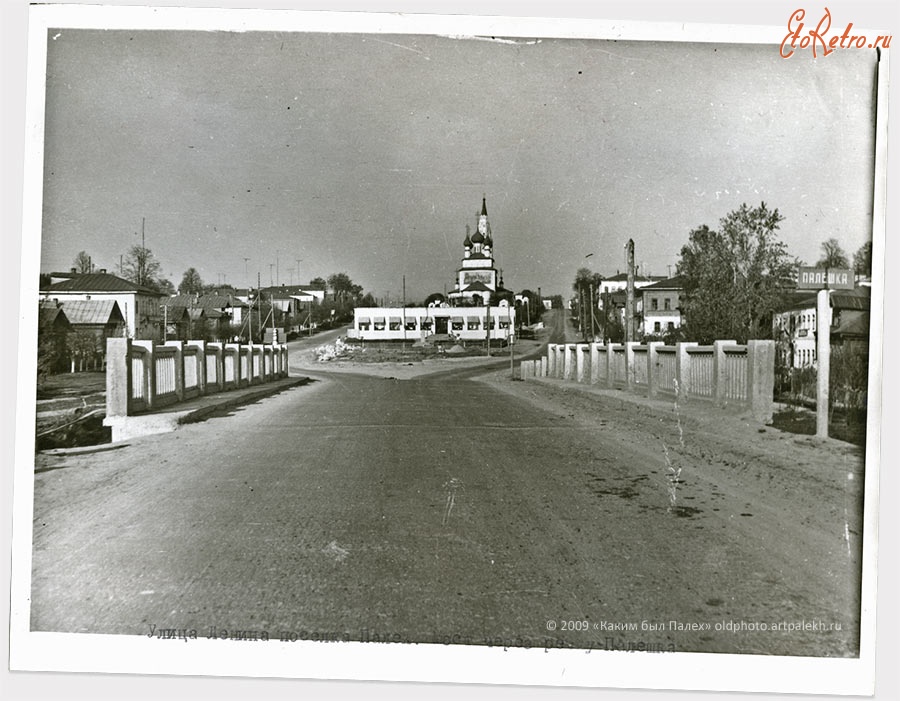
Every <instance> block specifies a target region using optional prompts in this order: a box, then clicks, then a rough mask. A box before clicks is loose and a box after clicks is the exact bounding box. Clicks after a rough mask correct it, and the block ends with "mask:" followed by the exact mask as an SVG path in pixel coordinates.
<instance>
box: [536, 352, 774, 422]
mask: <svg viewBox="0 0 900 701" xmlns="http://www.w3.org/2000/svg"><path fill="white" fill-rule="evenodd" d="M521 368H522V369H521V372H520V377H521V378H522V379H523V380H529V379H535V378H539V377H548V378H553V379H559V380H565V381H574V382H578V383H582V384H590V385H597V386H599V387H601V388H605V389H623V390H625V391H628V392H632V393H635V394H641V395H643V396H647V397H658V398H664V397H673V398H677V399H678V400H703V401H708V402H711V403H713V404H714V405H715V406H717V407H726V406H739V407H748V408H749V409H750V410H751V413H752V415H753V418H754V420H755V421H758V422H759V423H769V422H771V420H772V411H773V396H774V388H775V342H774V341H762V340H751V341H748V342H747V344H746V345H741V344H737V343H735V342H734V341H730V340H721V341H716V342H714V343H713V344H712V345H711V346H700V345H698V344H697V343H678V344H676V345H674V346H666V345H664V344H663V343H662V342H660V341H653V342H650V343H647V344H641V343H637V342H629V343H607V344H601V343H590V344H574V343H567V344H557V343H551V344H549V345H548V346H547V355H546V356H545V357H542V358H541V359H540V361H534V362H530V361H528V362H526V361H523V363H522V365H521Z"/></svg>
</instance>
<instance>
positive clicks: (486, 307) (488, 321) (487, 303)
mask: <svg viewBox="0 0 900 701" xmlns="http://www.w3.org/2000/svg"><path fill="white" fill-rule="evenodd" d="M484 310H485V312H486V316H485V317H484V318H485V322H486V323H485V325H484V326H485V331H486V332H487V354H488V358H490V357H491V298H490V297H486V301H485V305H484Z"/></svg>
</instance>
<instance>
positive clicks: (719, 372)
mask: <svg viewBox="0 0 900 701" xmlns="http://www.w3.org/2000/svg"><path fill="white" fill-rule="evenodd" d="M736 343H737V342H736V341H713V382H714V383H715V387H714V388H713V397H714V398H715V402H716V405H717V406H724V405H725V404H726V403H727V392H728V365H727V363H726V362H725V346H733V345H735V344H736Z"/></svg>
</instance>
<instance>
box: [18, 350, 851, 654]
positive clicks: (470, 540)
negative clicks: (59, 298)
mask: <svg viewBox="0 0 900 701" xmlns="http://www.w3.org/2000/svg"><path fill="white" fill-rule="evenodd" d="M320 342H321V339H320ZM478 372H479V371H478V370H472V369H467V370H461V371H458V372H444V373H441V374H439V375H434V376H425V377H420V378H417V379H408V380H397V379H391V378H378V377H367V376H364V375H350V374H340V375H337V374H335V375H328V374H317V375H316V376H315V378H314V379H315V381H314V382H312V383H311V384H309V385H306V386H303V387H297V388H294V389H291V390H288V391H286V392H284V393H282V394H280V395H277V396H273V397H269V398H266V399H264V400H262V401H260V402H258V403H256V404H253V405H250V406H246V407H243V408H241V409H238V410H236V411H234V412H233V413H232V414H230V415H225V416H218V417H214V418H211V419H209V420H207V421H205V422H202V423H198V424H193V425H189V426H185V427H183V428H181V429H179V430H178V431H176V432H175V433H172V434H167V435H164V436H155V437H147V438H142V439H138V440H134V441H131V442H130V443H129V444H128V445H126V446H124V447H120V448H117V449H114V450H108V451H105V452H98V453H93V454H87V455H69V456H65V457H55V458H52V459H51V458H48V459H46V460H45V461H43V462H42V463H41V469H40V470H39V471H38V473H37V474H36V484H35V519H34V560H33V587H32V589H33V592H32V593H33V597H32V602H33V603H32V616H31V620H32V629H33V630H43V631H59V632H92V633H119V634H131V635H147V634H151V633H152V631H153V630H160V629H164V628H165V629H179V630H191V629H194V630H196V631H197V632H198V634H202V635H206V634H207V632H208V631H209V630H210V628H215V629H216V630H218V631H221V630H227V631H235V630H241V631H250V632H252V633H259V632H263V631H264V632H266V633H267V634H268V635H269V636H271V637H273V638H276V637H278V636H280V635H282V634H288V635H293V636H295V637H296V638H312V639H315V638H323V639H334V638H340V639H353V640H378V641H380V640H385V641H392V642H394V641H399V642H454V643H462V644H503V645H528V646H542V647H546V646H551V645H552V646H562V647H577V648H600V649H604V648H605V649H623V648H625V649H628V648H629V647H631V648H637V649H642V646H643V647H645V648H650V649H659V650H677V651H709V652H750V653H761V654H781V655H837V656H847V655H855V654H857V651H858V648H857V634H858V631H857V629H856V623H855V621H856V617H857V616H858V600H857V598H856V596H857V593H856V584H857V582H856V581H855V579H854V576H853V572H855V571H856V568H857V567H858V554H857V553H856V552H855V545H854V547H853V552H850V549H851V546H850V541H849V540H847V541H846V542H845V539H844V538H843V537H842V534H844V533H845V529H844V528H843V527H842V526H841V524H840V523H833V524H832V523H831V522H830V521H828V522H827V524H826V525H825V526H823V525H822V523H821V522H820V520H817V519H816V518H813V516H814V515H815V514H817V513H818V509H819V506H817V505H815V504H813V505H811V506H808V513H807V512H806V511H803V510H802V509H798V508H794V507H793V506H792V505H791V504H786V505H785V504H781V502H777V501H773V502H772V503H766V500H765V499H763V498H761V497H760V494H761V493H762V494H764V493H765V492H760V491H759V489H758V487H759V485H758V484H755V485H751V486H752V487H753V489H750V490H749V491H748V490H747V489H744V488H743V487H741V484H740V482H739V481H735V480H737V477H735V478H732V477H728V476H727V475H728V474H729V473H727V472H723V471H721V470H718V469H714V467H712V466H713V463H715V462H716V460H720V458H721V456H718V457H715V456H712V455H707V456H706V457H703V450H702V449H699V448H698V449H697V450H696V451H695V453H694V454H693V457H692V458H691V464H690V465H689V466H687V464H686V463H685V471H684V473H683V474H681V475H680V477H679V476H676V477H678V479H674V478H673V475H674V474H675V473H674V470H673V469H670V468H671V467H672V466H673V464H675V463H673V460H676V461H677V460H679V459H680V458H679V457H678V455H677V441H678V437H677V435H676V433H675V429H676V427H675V425H674V424H672V423H671V422H670V423H668V424H666V425H665V426H660V422H659V420H657V419H656V418H652V417H650V418H648V417H642V416H639V415H630V414H628V412H623V411H621V410H615V409H611V408H599V409H598V408H591V407H588V408H584V407H576V406H573V405H572V404H571V402H570V403H568V404H567V403H566V401H567V400H566V399H565V398H564V397H563V398H556V399H554V398H553V397H552V396H548V397H546V398H543V397H541V396H538V395H537V393H536V391H534V390H530V389H529V390H527V391H526V390H525V389H523V388H522V387H523V385H522V383H510V384H517V385H518V386H517V388H516V389H517V391H516V392H514V393H512V394H510V393H508V392H506V391H501V390H500V389H498V383H499V382H500V381H501V380H498V379H497V378H496V377H495V378H494V379H493V381H491V382H483V381H476V380H474V379H472V377H473V376H474V375H476V374H477V373H478ZM480 372H483V370H482V371H480ZM498 376H499V373H498ZM700 440H701V439H700V438H697V439H696V441H700ZM663 443H667V445H669V446H671V450H672V452H671V453H670V452H669V449H668V448H665V447H663V448H661V447H660V446H661V445H662V444H663ZM694 445H696V442H695V443H694ZM710 450H711V451H714V448H711V449H710ZM707 465H709V466H710V467H709V469H708V470H707V469H706V468H705V467H704V466H707ZM680 466H681V465H680V464H679V467H680ZM701 473H702V474H701ZM720 474H724V475H726V477H723V478H722V479H721V480H718V479H717V475H720ZM746 479H747V480H748V481H750V482H753V478H752V477H747V478H746ZM758 480H759V478H758V477H757V482H758ZM829 498H831V497H829ZM840 498H841V495H840V494H837V496H835V497H834V498H833V500H835V499H840ZM832 506H834V505H832V504H823V505H821V507H822V510H823V513H826V512H828V513H830V511H828V510H829V509H832ZM839 507H840V505H838V506H837V507H834V508H835V509H838V508H839ZM853 508H854V509H855V508H856V507H855V506H854V507H853ZM854 513H855V512H854ZM810 514H813V516H810ZM824 518H825V517H823V519H824ZM844 518H845V519H846V518H847V508H846V502H845V504H844ZM854 518H856V517H855V516H854ZM826 521H827V519H826ZM845 523H846V521H845ZM782 622H783V623H785V624H790V625H792V626H799V625H801V622H803V625H805V624H806V622H809V624H810V625H816V626H820V627H816V628H815V629H810V628H807V629H805V630H804V629H801V630H783V631H773V630H772V628H771V626H773V625H774V624H776V623H782ZM763 624H765V625H766V626H769V630H767V631H763V630H760V629H759V626H760V625H763ZM835 624H836V625H838V626H839V627H840V630H839V631H835V630H831V629H829V628H826V627H829V626H830V627H831V628H833V627H834V625H835ZM736 626H740V629H739V630H735V627H736ZM748 626H756V629H755V630H747V627H748Z"/></svg>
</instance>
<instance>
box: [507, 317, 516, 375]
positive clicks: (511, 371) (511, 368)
mask: <svg viewBox="0 0 900 701" xmlns="http://www.w3.org/2000/svg"><path fill="white" fill-rule="evenodd" d="M506 327H507V328H508V329H509V330H508V331H507V332H506V344H507V345H508V346H509V378H510V379H511V380H515V379H516V368H515V364H514V362H513V360H514V359H513V336H512V330H513V325H512V310H511V309H510V308H509V307H507V308H506Z"/></svg>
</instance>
